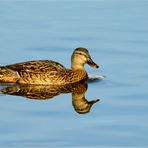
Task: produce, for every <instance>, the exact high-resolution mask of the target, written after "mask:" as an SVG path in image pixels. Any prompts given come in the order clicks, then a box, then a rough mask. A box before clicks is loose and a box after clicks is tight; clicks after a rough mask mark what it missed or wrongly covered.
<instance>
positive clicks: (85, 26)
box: [0, 0, 148, 148]
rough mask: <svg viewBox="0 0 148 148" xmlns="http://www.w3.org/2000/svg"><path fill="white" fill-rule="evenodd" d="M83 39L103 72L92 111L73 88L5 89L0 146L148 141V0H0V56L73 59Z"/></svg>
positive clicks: (7, 59)
mask: <svg viewBox="0 0 148 148" xmlns="http://www.w3.org/2000/svg"><path fill="white" fill-rule="evenodd" d="M80 46H81V47H86V48H88V50H89V51H90V54H91V56H92V58H93V60H94V61H95V62H96V63H97V64H99V65H100V69H98V70H96V69H92V68H90V67H89V66H86V69H87V71H88V73H89V74H103V75H106V78H105V79H104V80H102V81H99V82H95V83H89V84H88V90H87V92H86V98H87V99H88V100H92V99H98V98H99V99H100V101H99V102H98V103H96V104H95V105H94V106H93V107H92V109H91V111H90V112H89V113H87V114H84V115H82V114H78V113H77V112H75V110H74V108H73V107H72V100H71V94H62V95H59V96H56V97H54V98H53V99H51V100H45V101H39V100H38V101H37V100H30V99H26V98H24V97H19V96H11V95H4V94H0V101H1V103H0V147H18V148H20V147H57V148H58V147H64V148H65V147H68V148H69V147H71V148H75V147H78V148H83V147H85V148H111V147H112V148H113V147H118V148H123V147H129V148H130V147H134V148H136V147H138V148H144V147H145V148H147V147H148V140H147V137H148V124H147V123H148V91H147V88H148V83H147V80H148V68H147V67H148V1H144V0H139V1H138V0H131V1H122V0H120V1H117V0H106V1H99V0H98V1H71V2H68V1H63V2H61V1H55V2H54V1H0V64H1V65H6V64H11V63H17V62H22V61H27V60H34V59H52V60H55V61H58V62H60V63H62V64H63V65H65V66H67V67H70V57H71V53H72V52H73V50H74V49H75V48H76V47H80Z"/></svg>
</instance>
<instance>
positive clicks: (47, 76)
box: [0, 60, 66, 84]
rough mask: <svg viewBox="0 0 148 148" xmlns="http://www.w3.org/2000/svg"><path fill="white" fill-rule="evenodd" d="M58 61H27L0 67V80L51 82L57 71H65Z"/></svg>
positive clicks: (35, 82)
mask: <svg viewBox="0 0 148 148" xmlns="http://www.w3.org/2000/svg"><path fill="white" fill-rule="evenodd" d="M65 69H66V68H65V67H64V66H63V65H61V64H60V63H57V62H55V61H49V60H37V61H28V62H23V63H16V64H12V65H7V66H3V67H0V82H12V83H25V84H52V83H53V82H52V81H53V80H54V79H55V78H56V75H57V74H58V73H59V72H58V71H65Z"/></svg>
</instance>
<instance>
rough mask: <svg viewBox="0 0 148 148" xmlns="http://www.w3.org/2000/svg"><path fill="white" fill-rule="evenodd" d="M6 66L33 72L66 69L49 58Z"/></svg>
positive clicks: (20, 70)
mask: <svg viewBox="0 0 148 148" xmlns="http://www.w3.org/2000/svg"><path fill="white" fill-rule="evenodd" d="M6 67H7V68H9V69H11V70H13V71H17V72H23V71H25V72H32V73H45V72H49V71H57V70H61V69H65V67H64V66H63V65H61V64H60V63H57V62H55V61H49V60H37V61H28V62H23V63H17V64H12V65H7V66H6Z"/></svg>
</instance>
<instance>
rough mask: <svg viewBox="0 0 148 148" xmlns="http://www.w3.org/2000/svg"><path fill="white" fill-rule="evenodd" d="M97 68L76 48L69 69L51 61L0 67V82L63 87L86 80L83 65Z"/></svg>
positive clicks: (84, 51)
mask: <svg viewBox="0 0 148 148" xmlns="http://www.w3.org/2000/svg"><path fill="white" fill-rule="evenodd" d="M85 63H88V64H89V65H90V66H92V67H95V68H98V66H97V64H95V63H94V62H93V61H92V59H91V57H90V55H89V52H88V50H87V49H85V48H77V49H75V50H74V52H73V54H72V58H71V64H72V65H71V67H72V68H71V69H67V68H65V67H64V66H63V65H61V64H60V63H58V62H55V61H51V60H36V61H28V62H23V63H17V64H12V65H6V66H3V67H0V82H8V83H9V82H10V83H20V84H42V85H48V84H52V85H65V84H70V83H75V82H78V81H81V80H84V79H87V72H86V70H85V69H84V64H85Z"/></svg>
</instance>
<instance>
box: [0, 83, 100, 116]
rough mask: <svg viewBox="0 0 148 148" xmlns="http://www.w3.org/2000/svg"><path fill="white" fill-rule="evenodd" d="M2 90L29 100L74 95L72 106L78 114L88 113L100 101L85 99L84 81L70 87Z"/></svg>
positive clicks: (8, 86) (30, 86)
mask: <svg viewBox="0 0 148 148" xmlns="http://www.w3.org/2000/svg"><path fill="white" fill-rule="evenodd" d="M3 86H4V87H3V88H1V89H0V92H2V93H3V94H9V95H15V96H23V97H26V98H29V99H35V100H45V99H51V98H53V97H54V96H57V95H59V94H62V93H72V105H73V107H74V109H75V111H76V112H77V113H80V114H85V113H88V112H89V111H90V109H91V107H92V105H93V104H94V103H96V102H98V101H99V99H96V100H92V101H88V100H87V99H86V98H85V92H86V91H87V83H85V82H84V81H82V82H78V83H74V84H70V85H20V84H19V85H16V84H15V85H6V84H5V85H3Z"/></svg>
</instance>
